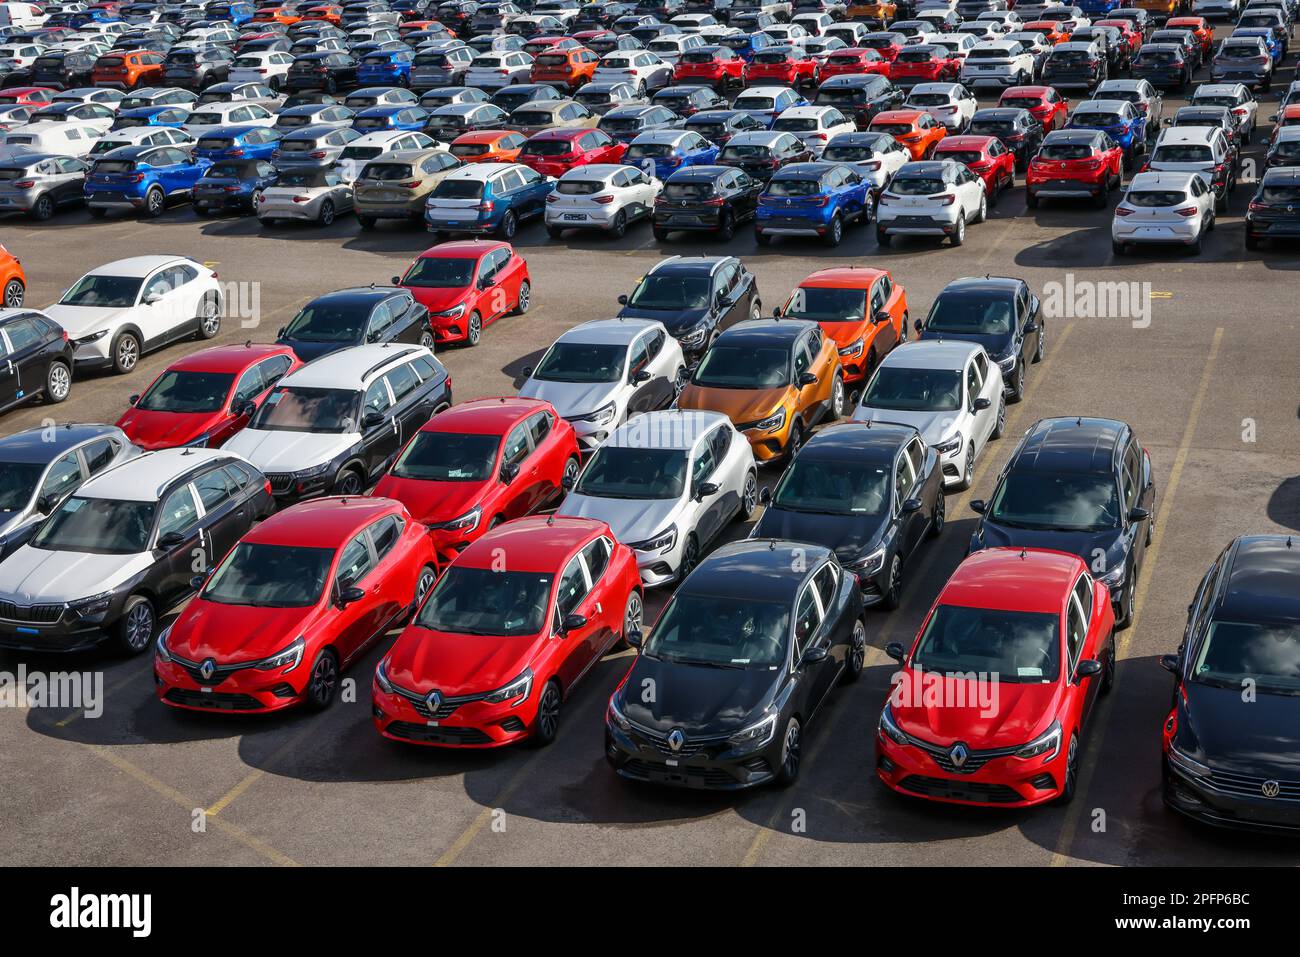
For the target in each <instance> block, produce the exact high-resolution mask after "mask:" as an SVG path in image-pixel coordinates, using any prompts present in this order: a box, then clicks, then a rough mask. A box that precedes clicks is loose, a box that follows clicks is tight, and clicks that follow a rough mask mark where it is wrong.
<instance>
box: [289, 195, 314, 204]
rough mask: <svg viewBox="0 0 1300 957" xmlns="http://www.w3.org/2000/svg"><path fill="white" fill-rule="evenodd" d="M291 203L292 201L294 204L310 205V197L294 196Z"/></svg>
mask: <svg viewBox="0 0 1300 957" xmlns="http://www.w3.org/2000/svg"><path fill="white" fill-rule="evenodd" d="M293 201H294V202H295V203H310V202H311V197H310V196H295V197H294V198H293Z"/></svg>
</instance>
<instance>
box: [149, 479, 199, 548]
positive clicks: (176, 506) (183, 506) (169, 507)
mask: <svg viewBox="0 0 1300 957" xmlns="http://www.w3.org/2000/svg"><path fill="white" fill-rule="evenodd" d="M161 512H162V518H161V519H160V520H159V522H158V537H159V538H162V536H164V535H167V534H169V533H171V532H185V531H188V530H189V529H190V528H191V527H192V526H193V525H194V523H195V522H196V521H198V518H199V510H198V506H196V505H195V504H194V495H193V494H192V493H191V492H190V487H189V486H188V485H186V486H184V487H182V488H178V489H177V490H176V491H174V492H172V493H171V495H168V496H167V498H166V499H165V500H164V501H163V504H162V510H161Z"/></svg>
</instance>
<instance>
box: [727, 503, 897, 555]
mask: <svg viewBox="0 0 1300 957" xmlns="http://www.w3.org/2000/svg"><path fill="white" fill-rule="evenodd" d="M885 528H886V522H885V519H884V516H882V515H863V516H857V515H814V514H812V513H810V512H792V511H789V510H787V509H783V508H779V507H777V506H774V505H769V506H768V507H767V508H766V509H764V510H763V515H762V517H761V518H760V519H759V520H758V524H757V525H755V526H754V532H753V535H754V537H755V538H779V539H782V540H783V541H791V542H810V543H812V544H814V545H823V546H825V547H826V548H829V549H831V550H832V551H834V552H835V557H836V558H838V559H839V560H840V561H841V562H844V563H848V562H852V561H854V560H855V559H857V558H860V557H862V556H863V555H864V554H865V553H867V552H871V551H875V549H876V548H877V547H879V544H880V538H881V536H882V534H883V533H884V530H885Z"/></svg>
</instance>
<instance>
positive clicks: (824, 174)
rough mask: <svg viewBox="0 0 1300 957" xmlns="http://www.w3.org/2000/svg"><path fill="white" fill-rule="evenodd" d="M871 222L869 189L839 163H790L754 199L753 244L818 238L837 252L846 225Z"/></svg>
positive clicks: (855, 172)
mask: <svg viewBox="0 0 1300 957" xmlns="http://www.w3.org/2000/svg"><path fill="white" fill-rule="evenodd" d="M870 219H871V184H870V183H869V182H867V180H865V179H863V178H862V175H861V174H860V173H859V172H858V171H857V170H856V169H854V168H853V167H852V166H847V165H845V164H843V163H791V164H790V165H789V166H786V167H783V168H782V169H780V170H778V171H777V172H776V173H774V174H773V175H772V178H771V179H770V180H768V183H767V187H766V188H765V189H764V190H763V192H762V193H761V194H759V197H758V210H757V212H756V213H755V215H754V238H755V239H756V240H758V243H759V245H760V246H763V245H767V244H768V243H770V242H771V241H772V237H774V236H817V237H819V238H820V239H821V240H822V242H824V243H825V244H826V245H828V246H838V245H839V244H840V241H841V240H843V239H844V227H845V226H847V225H848V224H849V223H865V222H868V221H869V220H870Z"/></svg>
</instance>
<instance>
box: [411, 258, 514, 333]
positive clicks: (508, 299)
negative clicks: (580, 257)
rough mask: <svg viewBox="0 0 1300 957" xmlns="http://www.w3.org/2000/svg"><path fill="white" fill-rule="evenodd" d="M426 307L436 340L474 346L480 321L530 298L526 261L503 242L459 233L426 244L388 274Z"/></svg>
mask: <svg viewBox="0 0 1300 957" xmlns="http://www.w3.org/2000/svg"><path fill="white" fill-rule="evenodd" d="M393 285H394V286H401V287H403V288H404V289H408V290H410V293H411V295H412V296H414V297H415V301H416V302H418V303H419V304H420V305H422V306H424V308H426V309H428V310H429V324H430V325H431V326H432V327H433V335H434V337H435V338H436V339H437V341H438V342H444V343H445V342H464V343H465V344H466V345H471V346H476V345H478V342H479V339H480V338H481V337H482V335H483V329H484V327H485V326H488V325H491V324H492V323H494V322H496V321H497V320H498V319H500V318H501V317H502V316H509V315H522V314H523V313H525V312H527V311H528V307H529V306H530V305H531V304H532V295H533V292H532V290H533V284H532V277H531V276H529V274H528V262H527V260H525V259H524V257H523V256H521V255H519V254H518V253H517V252H515V249H514V247H513V246H511V245H510V244H509V243H503V242H497V241H495V240H490V239H460V240H454V241H452V242H449V243H439V244H438V245H437V246H430V247H429V248H428V249H426V250H425V251H424V252H422V253H420V255H419V257H418V258H417V259H416V260H415V262H413V263H411V265H409V266H408V267H406V275H404V276H394V277H393Z"/></svg>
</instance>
